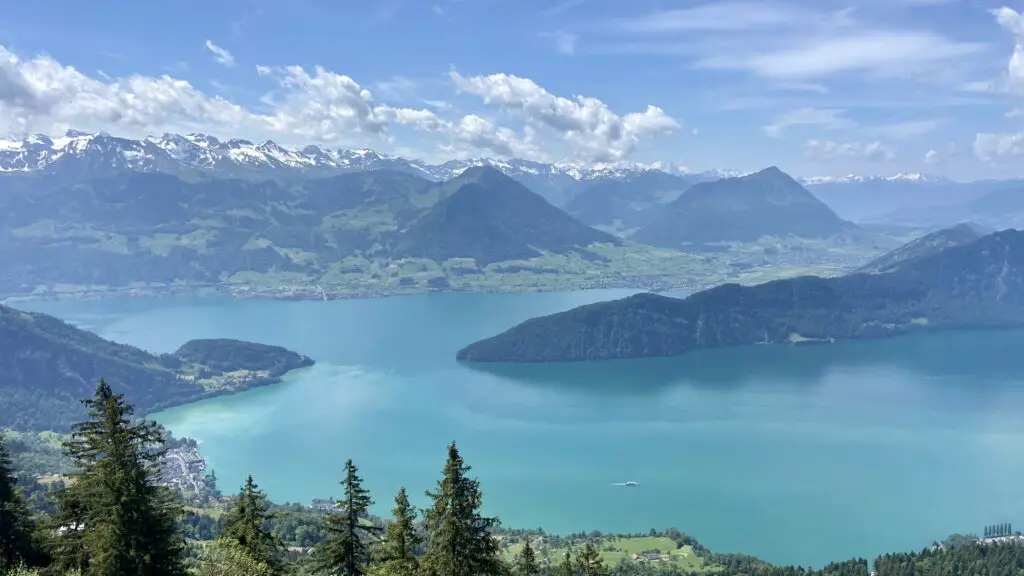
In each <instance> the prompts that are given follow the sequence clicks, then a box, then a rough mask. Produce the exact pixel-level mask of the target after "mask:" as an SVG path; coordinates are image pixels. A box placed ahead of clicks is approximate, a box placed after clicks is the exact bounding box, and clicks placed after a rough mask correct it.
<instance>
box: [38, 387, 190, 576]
mask: <svg viewBox="0 0 1024 576" xmlns="http://www.w3.org/2000/svg"><path fill="white" fill-rule="evenodd" d="M83 403H84V404H85V406H86V409H87V414H88V419H87V420H86V421H84V422H81V423H78V424H75V425H74V427H73V433H72V436H71V439H70V440H68V441H67V442H65V444H64V450H65V452H66V453H67V455H68V456H70V457H71V458H72V459H73V461H74V463H75V468H76V469H77V470H78V472H77V473H75V474H74V475H73V476H72V480H73V482H71V483H70V484H69V485H68V486H67V487H66V488H64V489H63V490H62V491H61V492H60V493H59V494H58V520H59V523H60V526H61V528H63V532H64V536H62V537H59V538H58V540H59V541H60V543H59V544H58V547H57V553H58V558H57V562H58V564H59V565H64V566H68V567H78V568H81V569H82V570H83V573H84V574H86V575H94V574H95V575H103V576H106V575H111V574H131V575H132V576H179V575H183V574H185V573H186V572H185V565H184V551H185V541H184V538H183V537H182V535H181V533H180V532H179V531H178V527H177V521H178V519H179V518H180V517H181V516H182V513H183V510H182V508H181V506H180V505H178V504H177V503H176V502H175V501H174V498H173V495H172V494H171V493H170V491H169V490H167V489H166V488H164V487H161V486H157V484H156V480H157V473H158V472H157V468H156V464H157V462H158V460H159V459H160V458H161V457H162V456H163V453H164V450H163V446H164V436H163V433H162V432H161V429H160V427H159V426H157V425H156V423H154V422H148V421H141V422H137V423H133V422H132V420H131V416H132V413H133V411H134V409H133V408H132V406H131V404H129V403H128V402H127V401H125V399H124V396H123V395H121V394H114V392H113V391H112V390H111V389H110V386H109V385H108V384H107V383H106V382H105V381H103V380H100V383H99V385H97V387H96V394H95V396H94V397H93V398H91V399H88V400H85V401H84V402H83ZM65 539H66V540H65Z"/></svg>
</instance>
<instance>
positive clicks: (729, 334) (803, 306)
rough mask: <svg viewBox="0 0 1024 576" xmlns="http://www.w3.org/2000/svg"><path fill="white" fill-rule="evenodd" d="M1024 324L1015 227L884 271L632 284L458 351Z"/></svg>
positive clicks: (672, 349)
mask: <svg viewBox="0 0 1024 576" xmlns="http://www.w3.org/2000/svg"><path fill="white" fill-rule="evenodd" d="M1020 325H1024V232H1018V231H1015V230H1006V231H1003V232H996V233H994V234H990V235H988V236H985V237H983V238H981V239H979V240H977V241H975V242H972V243H970V244H966V245H961V246H954V247H951V248H948V249H946V250H942V251H940V252H937V253H934V254H932V255H930V256H924V257H921V258H916V259H912V260H910V261H908V262H906V263H905V264H904V265H902V266H899V267H897V269H895V270H894V271H892V272H890V273H888V274H852V275H849V276H841V277H835V278H818V277H813V276H805V277H801V278H793V279H787V280H776V281H773V282H768V283H765V284H759V285H755V286H747V287H744V286H739V285H736V284H726V285H722V286H718V287H715V288H712V289H710V290H705V291H703V292H699V293H697V294H694V295H692V296H690V297H688V298H685V299H677V298H668V297H665V296H659V295H656V294H638V295H635V296H631V297H629V298H624V299H621V300H614V301H611V302H601V303H598V304H591V305H588V306H581V307H578V308H574V309H572V310H569V311H567V312H561V313H558V314H552V315H550V316H544V317H540V318H534V319H531V320H527V321H526V322H523V323H522V324H520V325H518V326H515V327H514V328H511V329H510V330H508V331H506V332H504V333H502V334H499V335H497V336H494V337H492V338H488V339H486V340H481V341H479V342H476V343H473V344H471V345H469V346H467V347H466V348H463V349H462V350H460V351H459V352H458V354H457V357H458V358H459V359H462V360H472V361H481V362H560V361H573V360H607V359H613V358H632V357H644V356H673V355H678V354H684V353H686V352H689V351H691V350H695V349H698V348H715V347H723V346H739V345H748V344H755V343H794V344H801V343H813V342H829V341H831V339H833V338H834V339H836V340H841V339H852V338H876V337H883V336H888V335H893V334H902V333H905V332H909V331H914V330H926V329H945V328H967V327H989V326H1020Z"/></svg>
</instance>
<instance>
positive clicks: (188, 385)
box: [0, 306, 313, 431]
mask: <svg viewBox="0 0 1024 576" xmlns="http://www.w3.org/2000/svg"><path fill="white" fill-rule="evenodd" d="M0 350H3V353H2V354H0V428H4V427H10V428H15V429H18V430H58V431H59V430H66V429H67V428H68V426H70V424H71V423H72V422H75V421H78V420H80V419H81V417H82V415H83V414H84V408H83V406H82V404H81V399H82V398H87V397H89V396H91V395H92V393H93V390H94V389H95V387H96V384H97V383H99V381H100V378H104V379H106V381H107V383H109V384H110V386H111V387H112V388H113V389H114V391H115V392H119V393H123V394H125V396H126V397H127V399H128V400H129V401H131V402H132V403H133V404H135V406H136V408H137V409H138V410H139V412H140V414H145V413H148V412H151V411H155V410H159V409H162V408H165V407H167V406H172V405H175V404H181V403H184V402H189V401H192V400H198V399H199V398H203V397H207V396H213V395H216V394H219V393H224V392H229V391H232V390H240V389H244V388H249V387H252V386H259V385H263V384H271V383H275V382H278V381H280V377H281V376H282V375H284V374H285V373H286V372H288V371H290V370H293V369H295V368H299V367H302V366H308V365H311V364H312V363H313V362H312V360H310V359H309V358H306V357H305V356H301V355H299V354H296V353H294V352H290V351H288V350H285V349H284V348H280V347H277V346H264V345H262V344H253V343H250V342H240V341H237V340H193V341H190V342H187V343H186V344H185V345H183V346H182V347H181V348H180V349H178V351H176V352H175V353H173V354H161V355H155V354H150V353H149V352H146V351H144V350H140V349H138V348H135V347H132V346H127V345H125V344H116V343H114V342H111V341H109V340H104V339H103V338H100V337H99V336H97V335H95V334H93V333H91V332H86V331H85V330H81V329H78V328H75V327H74V326H71V325H70V324H67V323H65V322H62V321H61V320H58V319H57V318H54V317H52V316H47V315H45V314H38V313H31V312H22V311H20V310H15V309H13V308H8V307H6V306H0ZM237 370H247V371H252V374H251V376H252V377H251V379H249V380H239V379H238V378H237V375H236V376H232V375H231V374H230V373H231V372H235V371H237Z"/></svg>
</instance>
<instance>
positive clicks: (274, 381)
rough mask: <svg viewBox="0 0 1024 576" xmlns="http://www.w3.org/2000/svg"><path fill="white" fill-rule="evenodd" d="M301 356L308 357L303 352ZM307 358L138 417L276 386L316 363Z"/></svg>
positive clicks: (165, 405) (160, 406)
mask: <svg viewBox="0 0 1024 576" xmlns="http://www.w3.org/2000/svg"><path fill="white" fill-rule="evenodd" d="M303 357H305V358H309V357H308V356H306V355H304V354H303ZM309 360H310V362H311V364H308V365H306V366H300V367H298V368H293V369H291V370H288V371H287V372H284V373H281V374H278V375H276V376H269V377H267V378H261V379H259V380H255V381H253V382H252V383H250V384H248V385H247V386H245V387H244V388H218V389H216V390H210V391H208V392H204V393H203V394H200V395H199V396H196V397H194V398H189V399H182V400H171V401H169V402H166V403H164V404H160V405H158V406H156V407H154V408H152V409H151V410H148V411H146V412H143V413H141V414H140V417H142V418H145V419H147V420H150V419H152V415H153V414H159V413H160V412H164V411H166V410H170V409H172V408H180V407H182V406H188V405H189V404H195V403H197V402H203V401H205V400H211V399H213V398H220V397H221V396H234V395H235V394H241V393H243V392H248V391H250V390H257V389H259V388H266V387H268V386H276V385H278V384H282V383H283V382H284V379H285V377H286V376H288V375H289V374H294V373H295V372H298V371H299V370H306V369H308V368H311V367H312V366H315V365H316V360H313V359H312V358H309Z"/></svg>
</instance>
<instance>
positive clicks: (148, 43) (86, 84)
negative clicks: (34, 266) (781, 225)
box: [0, 0, 1024, 180]
mask: <svg viewBox="0 0 1024 576" xmlns="http://www.w3.org/2000/svg"><path fill="white" fill-rule="evenodd" d="M45 5H46V8H45V9H40V5H39V4H38V3H36V2H10V3H7V4H6V5H5V6H4V18H3V19H2V20H0V135H23V134H27V133H46V134H50V135H59V134H63V133H64V132H65V131H66V130H67V129H69V128H70V129H76V130H84V131H99V130H104V131H106V132H108V133H110V134H113V135H116V136H126V137H141V136H146V135H159V134H162V133H164V132H180V133H188V132H202V133H206V134H212V135H214V136H217V137H218V138H222V139H227V138H233V137H238V138H247V139H250V140H254V141H264V140H267V139H272V140H274V141H275V142H277V143H279V144H282V145H289V146H304V145H307V144H318V145H326V146H330V147H346V148H372V149H375V150H378V151H380V152H384V153H391V154H397V155H402V156H407V157H412V158H421V159H424V160H427V161H431V162H438V161H444V160H448V159H452V158H467V157H478V156H491V157H504V158H507V157H517V158H525V159H531V160H538V161H551V162H574V163H582V164H607V163H617V162H637V163H643V164H651V163H655V162H660V163H671V164H674V165H678V166H685V167H688V168H690V169H693V170H704V169H711V168H729V169H737V170H745V171H752V170H757V169H760V168H764V167H766V166H770V165H775V166H778V167H780V168H781V169H783V170H785V171H787V172H790V173H792V174H794V175H799V176H827V175H843V174H851V173H852V174H882V175H889V174H895V173H899V172H923V173H928V174H939V175H945V176H948V177H951V178H955V179H959V180H974V179H983V178H1006V177H1019V176H1024V162H1021V160H1022V156H1024V99H1022V96H1024V16H1022V15H1021V12H1024V2H1020V3H1017V4H1006V3H1004V1H1000V0H995V1H989V0H789V1H782V0H756V1H754V0H723V1H707V2H701V1H688V0H629V1H626V0H550V1H542V0H374V1H355V0H206V1H204V2H199V1H196V0H176V1H174V2H170V1H160V0H152V1H149V2H116V3H114V2H106V3H101V2H80V1H78V0H51V1H50V2H47V3H45Z"/></svg>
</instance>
